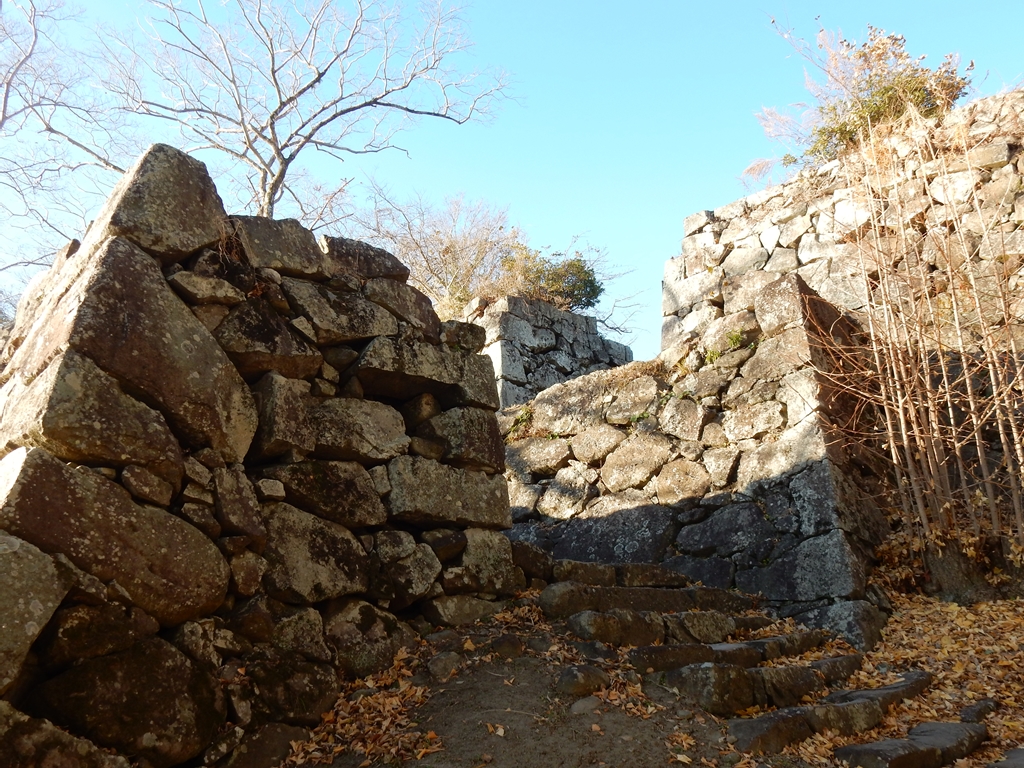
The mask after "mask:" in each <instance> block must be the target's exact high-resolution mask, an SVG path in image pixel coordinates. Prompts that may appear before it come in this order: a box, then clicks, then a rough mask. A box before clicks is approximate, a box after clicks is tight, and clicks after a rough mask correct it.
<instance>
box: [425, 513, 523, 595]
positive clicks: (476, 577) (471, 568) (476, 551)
mask: <svg viewBox="0 0 1024 768" xmlns="http://www.w3.org/2000/svg"><path fill="white" fill-rule="evenodd" d="M458 562H459V564H458V565H455V566H452V567H450V568H447V569H445V571H444V574H443V581H442V585H443V586H444V591H445V593H446V594H456V593H465V592H471V593H484V594H488V595H511V594H513V593H514V592H515V590H516V589H517V588H519V587H521V586H523V585H522V584H520V579H519V578H518V576H517V574H516V568H515V565H514V564H513V562H512V544H511V542H509V540H508V539H507V538H506V537H505V536H503V535H502V534H501V533H499V532H497V531H488V530H484V529H482V528H468V529H467V530H466V548H465V550H463V552H462V557H461V559H460V560H459V561H458Z"/></svg>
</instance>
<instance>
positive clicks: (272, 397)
mask: <svg viewBox="0 0 1024 768" xmlns="http://www.w3.org/2000/svg"><path fill="white" fill-rule="evenodd" d="M309 389H310V386H309V382H308V381H302V380H300V379H287V378H285V377H284V376H282V375H281V374H279V373H276V372H273V371H272V372H270V373H268V374H267V375H266V376H264V377H263V378H262V379H260V380H259V382H257V383H256V385H255V386H254V387H253V390H252V391H253V395H254V396H255V400H256V405H257V408H258V411H259V427H258V429H257V431H256V437H255V440H254V441H253V451H254V453H255V454H256V457H257V458H263V459H269V458H274V457H275V456H281V455H283V454H285V453H288V452H289V451H292V450H296V451H301V452H309V451H312V450H313V449H314V448H315V447H316V437H315V435H314V432H313V429H312V427H311V426H310V424H309V422H308V420H307V418H306V405H305V402H306V396H307V395H308V394H309Z"/></svg>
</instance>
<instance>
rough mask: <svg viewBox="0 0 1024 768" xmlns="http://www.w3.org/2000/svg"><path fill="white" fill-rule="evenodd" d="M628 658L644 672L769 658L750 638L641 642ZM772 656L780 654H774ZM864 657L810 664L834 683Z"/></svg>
mask: <svg viewBox="0 0 1024 768" xmlns="http://www.w3.org/2000/svg"><path fill="white" fill-rule="evenodd" d="M801 634H810V633H801ZM823 634H824V633H823ZM826 637H827V635H826ZM824 639H825V638H822V640H821V642H819V643H817V645H815V646H811V647H810V648H806V649H805V650H810V649H811V648H813V647H817V646H818V645H821V643H822V642H824ZM800 653H803V651H800ZM794 655H799V654H794ZM628 658H629V661H630V663H631V664H632V665H633V666H634V667H635V668H636V669H637V670H638V671H640V672H641V673H643V672H648V673H650V672H666V671H668V670H670V669H678V668H680V667H684V666H686V665H688V664H701V663H704V662H713V663H715V664H731V665H734V666H738V667H744V668H746V669H750V668H751V667H756V666H757V665H758V664H760V663H761V662H762V661H768V660H769V659H767V658H765V655H764V650H763V647H762V646H758V645H755V644H753V643H749V642H747V643H712V644H702V643H669V644H665V645H648V646H639V647H637V648H633V649H632V650H631V651H630V652H629V654H628ZM772 658H778V657H777V656H773V657H772ZM861 659H862V657H861V655H860V654H859V653H853V654H850V655H848V656H837V657H835V658H830V659H820V660H819V661H813V662H811V663H810V667H811V668H812V669H814V670H816V671H817V672H818V673H820V674H821V676H822V678H823V679H824V681H825V684H826V685H831V684H832V683H834V682H837V681H839V680H846V679H847V678H848V677H850V675H852V674H853V673H854V672H856V671H857V670H858V669H860V665H861Z"/></svg>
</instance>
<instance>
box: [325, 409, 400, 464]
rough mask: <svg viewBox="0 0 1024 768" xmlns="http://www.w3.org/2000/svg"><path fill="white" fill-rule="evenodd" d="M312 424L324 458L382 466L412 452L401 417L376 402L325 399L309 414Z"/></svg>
mask: <svg viewBox="0 0 1024 768" xmlns="http://www.w3.org/2000/svg"><path fill="white" fill-rule="evenodd" d="M309 423H310V424H311V425H312V426H313V430H314V433H315V435H316V448H315V449H314V455H315V456H317V457H318V458H321V459H340V460H342V461H360V462H363V463H372V464H379V463H382V462H385V461H388V460H389V459H393V458H394V457H395V456H398V455H400V454H403V453H405V452H406V451H407V450H408V449H409V436H408V435H406V434H405V420H404V419H403V418H402V414H400V413H399V412H398V411H396V410H395V409H394V408H392V407H391V406H389V405H384V403H378V402H375V401H373V400H356V399H354V398H344V397H336V398H331V399H329V400H325V401H324V402H323V403H321V404H320V405H318V406H317V407H315V408H313V409H312V410H311V411H310V412H309Z"/></svg>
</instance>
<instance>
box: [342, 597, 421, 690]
mask: <svg viewBox="0 0 1024 768" xmlns="http://www.w3.org/2000/svg"><path fill="white" fill-rule="evenodd" d="M324 635H325V636H326V638H327V644H328V645H329V646H330V647H331V649H332V650H333V651H334V661H335V664H336V665H337V666H338V667H339V668H340V669H341V670H342V671H343V672H344V673H345V674H347V675H349V676H350V677H365V676H366V675H369V674H372V673H374V672H380V671H381V670H384V669H387V668H388V667H390V666H391V664H392V662H393V661H394V658H395V654H396V653H397V652H398V651H399V649H401V648H407V647H409V646H411V645H413V644H414V643H415V642H416V633H415V632H413V630H412V628H411V627H410V626H409V625H408V624H406V623H405V622H404V621H399V620H398V619H397V618H395V617H394V616H393V615H392V614H390V613H388V612H387V611H382V610H380V609H379V608H374V607H373V606H372V605H370V604H369V603H366V602H363V601H362V600H343V601H337V603H335V604H332V605H331V606H330V607H329V608H328V610H327V611H326V617H325V621H324Z"/></svg>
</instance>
